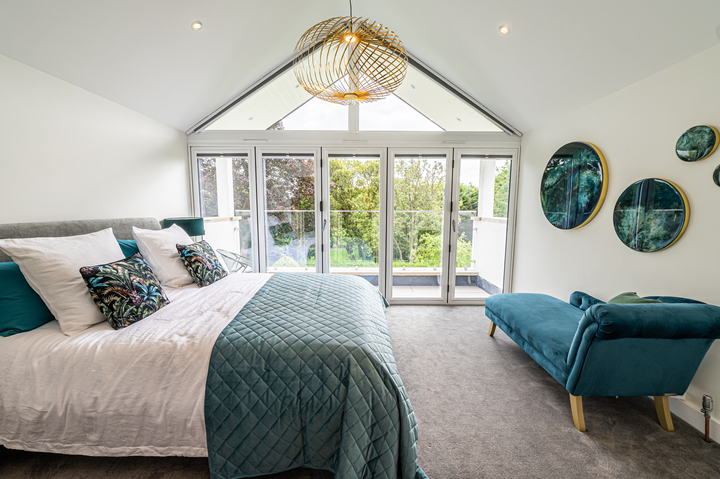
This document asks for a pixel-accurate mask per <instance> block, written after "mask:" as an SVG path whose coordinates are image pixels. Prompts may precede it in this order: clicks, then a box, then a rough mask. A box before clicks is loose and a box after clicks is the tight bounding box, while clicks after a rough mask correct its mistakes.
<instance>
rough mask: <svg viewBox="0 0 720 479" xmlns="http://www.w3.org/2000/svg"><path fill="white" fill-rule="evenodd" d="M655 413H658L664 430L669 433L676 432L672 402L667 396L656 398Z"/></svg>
mask: <svg viewBox="0 0 720 479" xmlns="http://www.w3.org/2000/svg"><path fill="white" fill-rule="evenodd" d="M655 411H657V415H658V419H659V420H660V425H661V426H662V428H663V429H665V430H666V431H668V432H675V428H674V427H673V422H672V416H671V415H670V400H669V398H668V397H667V396H655Z"/></svg>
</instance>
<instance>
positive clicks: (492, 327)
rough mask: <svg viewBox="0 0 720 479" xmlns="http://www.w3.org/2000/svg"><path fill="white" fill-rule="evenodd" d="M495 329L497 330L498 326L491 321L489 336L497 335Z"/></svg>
mask: <svg viewBox="0 0 720 479" xmlns="http://www.w3.org/2000/svg"><path fill="white" fill-rule="evenodd" d="M495 328H497V324H495V323H493V322H492V321H490V331H488V336H494V335H495Z"/></svg>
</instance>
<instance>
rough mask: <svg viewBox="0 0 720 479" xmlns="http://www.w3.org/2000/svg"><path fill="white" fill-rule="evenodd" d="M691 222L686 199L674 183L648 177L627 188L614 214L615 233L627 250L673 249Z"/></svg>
mask: <svg viewBox="0 0 720 479" xmlns="http://www.w3.org/2000/svg"><path fill="white" fill-rule="evenodd" d="M689 220H690V207H689V205H688V201H687V197H686V196H685V193H683V192H682V190H681V189H680V188H679V187H678V186H677V185H675V184H674V183H672V182H670V181H667V180H662V179H659V178H647V179H644V180H640V181H636V182H635V183H633V184H632V185H630V186H628V187H627V189H626V190H625V191H623V193H622V194H621V195H620V198H618V200H617V203H616V204H615V210H614V211H613V224H614V226H615V233H616V234H617V236H618V238H620V241H622V242H623V243H624V244H625V246H627V247H628V248H631V249H634V250H635V251H640V252H642V253H652V252H654V251H660V250H663V249H666V248H669V247H670V246H672V245H673V244H674V243H675V242H676V241H677V240H678V239H680V237H681V236H682V234H683V233H684V232H685V229H686V228H687V225H688V221H689Z"/></svg>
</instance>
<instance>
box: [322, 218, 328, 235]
mask: <svg viewBox="0 0 720 479" xmlns="http://www.w3.org/2000/svg"><path fill="white" fill-rule="evenodd" d="M326 226H327V220H323V225H322V232H323V233H324V232H325V227H326Z"/></svg>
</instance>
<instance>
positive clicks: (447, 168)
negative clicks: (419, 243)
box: [385, 147, 453, 304]
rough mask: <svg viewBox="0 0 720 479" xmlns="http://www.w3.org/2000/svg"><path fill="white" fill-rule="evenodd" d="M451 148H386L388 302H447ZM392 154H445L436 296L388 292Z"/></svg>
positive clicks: (390, 281)
mask: <svg viewBox="0 0 720 479" xmlns="http://www.w3.org/2000/svg"><path fill="white" fill-rule="evenodd" d="M452 153H453V152H452V148H424V147H419V148H388V167H387V203H386V215H387V222H386V224H387V230H386V248H387V249H386V251H387V254H386V255H387V261H386V265H387V266H386V268H385V293H386V294H385V297H386V298H387V300H388V302H389V303H390V304H447V297H448V296H447V290H448V278H447V276H448V275H447V274H446V273H445V272H446V271H447V270H448V255H447V251H448V247H449V241H448V235H447V234H446V232H447V231H448V229H449V228H450V215H449V214H447V212H448V211H450V201H451V194H450V192H451V188H452V161H453V154H452ZM396 155H418V156H422V155H445V195H444V199H443V222H442V231H441V235H442V236H441V238H442V250H441V259H442V263H441V268H440V274H441V278H442V280H441V282H440V283H441V284H440V297H439V298H394V297H393V295H392V284H393V219H394V215H393V213H394V210H395V194H394V189H395V156H396Z"/></svg>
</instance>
